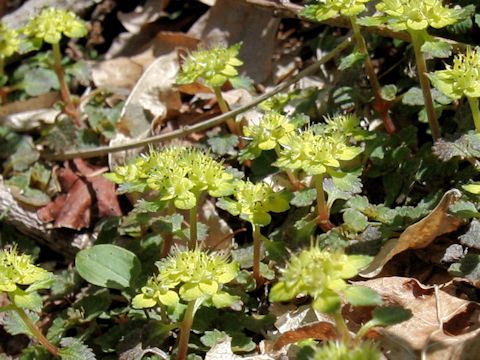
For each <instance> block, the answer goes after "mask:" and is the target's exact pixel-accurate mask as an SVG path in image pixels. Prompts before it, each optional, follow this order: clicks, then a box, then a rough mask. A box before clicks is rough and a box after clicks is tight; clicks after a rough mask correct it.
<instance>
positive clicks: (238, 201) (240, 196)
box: [217, 181, 289, 226]
mask: <svg viewBox="0 0 480 360" xmlns="http://www.w3.org/2000/svg"><path fill="white" fill-rule="evenodd" d="M234 198H235V199H230V198H221V199H219V200H218V202H217V206H218V207H220V208H221V209H224V210H227V211H228V212H229V213H230V214H232V215H235V216H240V218H242V219H244V220H246V221H248V222H249V223H251V224H254V225H260V226H265V225H268V224H269V223H270V221H271V219H272V218H271V216H270V214H269V212H275V213H280V212H284V211H286V210H288V208H289V196H288V194H287V193H286V192H274V191H273V189H272V187H271V186H270V185H268V184H266V183H262V182H260V183H257V184H254V183H251V182H250V181H239V182H237V184H236V190H235V192H234Z"/></svg>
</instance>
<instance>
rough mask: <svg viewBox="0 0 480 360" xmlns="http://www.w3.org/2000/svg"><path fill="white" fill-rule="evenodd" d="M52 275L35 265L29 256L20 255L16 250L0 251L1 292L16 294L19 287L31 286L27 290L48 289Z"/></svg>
mask: <svg viewBox="0 0 480 360" xmlns="http://www.w3.org/2000/svg"><path fill="white" fill-rule="evenodd" d="M51 281H52V274H51V273H50V272H48V271H47V270H45V269H42V268H41V267H38V266H35V265H34V264H33V261H32V258H31V257H30V256H29V255H23V254H19V253H18V252H17V250H16V249H15V248H13V249H10V250H2V251H0V291H5V292H15V291H16V290H17V289H18V285H30V287H29V288H28V289H27V290H26V291H27V292H28V291H29V290H31V291H33V289H35V290H36V289H41V288H47V287H49V286H50V284H51Z"/></svg>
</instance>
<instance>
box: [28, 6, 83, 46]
mask: <svg viewBox="0 0 480 360" xmlns="http://www.w3.org/2000/svg"><path fill="white" fill-rule="evenodd" d="M23 32H24V33H25V35H27V36H29V37H32V38H34V39H37V40H40V41H45V42H47V43H49V44H56V43H58V42H59V41H60V40H61V39H62V35H65V36H68V37H69V38H81V37H84V36H85V35H87V32H88V30H87V26H86V23H85V22H84V21H82V20H81V19H79V18H78V17H77V16H76V15H75V14H74V13H73V12H72V11H66V10H61V9H56V8H51V7H50V8H46V9H44V10H42V11H41V12H40V14H38V15H37V16H36V17H34V18H33V19H31V20H30V22H29V23H28V24H27V26H25V28H24V29H23Z"/></svg>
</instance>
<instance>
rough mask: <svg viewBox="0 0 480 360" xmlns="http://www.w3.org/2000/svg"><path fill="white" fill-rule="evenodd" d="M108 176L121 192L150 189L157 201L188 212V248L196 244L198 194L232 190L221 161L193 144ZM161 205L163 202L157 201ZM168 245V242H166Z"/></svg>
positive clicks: (144, 159) (221, 193) (155, 154)
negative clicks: (194, 147)
mask: <svg viewBox="0 0 480 360" xmlns="http://www.w3.org/2000/svg"><path fill="white" fill-rule="evenodd" d="M107 177H108V178H109V179H110V180H112V181H113V182H115V183H117V184H121V185H122V186H121V188H120V191H121V192H129V191H140V192H146V191H153V192H154V193H155V194H157V196H158V197H157V199H156V201H157V203H158V202H160V203H163V204H164V205H165V206H167V205H168V203H173V205H174V206H175V207H176V208H177V209H182V210H189V212H190V241H189V249H190V250H193V249H195V248H196V246H197V213H198V205H199V199H200V196H201V195H202V194H203V193H204V192H207V193H208V194H209V195H210V196H213V197H221V196H228V195H230V194H232V193H233V191H234V189H235V186H234V183H233V179H234V178H233V175H231V174H229V173H227V172H226V171H225V168H224V166H223V165H222V163H221V162H218V161H215V160H214V159H213V158H212V157H211V156H210V155H208V154H205V153H203V152H201V151H199V150H195V149H193V148H184V147H170V148H166V149H163V150H161V151H159V152H156V151H151V152H150V154H149V155H147V156H144V157H141V158H138V159H136V161H135V162H134V163H133V164H129V165H126V166H120V167H118V168H116V169H115V172H113V173H110V174H108V175H107ZM160 207H162V205H161V204H160ZM166 246H169V245H166Z"/></svg>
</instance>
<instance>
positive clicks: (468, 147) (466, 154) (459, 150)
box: [432, 131, 480, 161]
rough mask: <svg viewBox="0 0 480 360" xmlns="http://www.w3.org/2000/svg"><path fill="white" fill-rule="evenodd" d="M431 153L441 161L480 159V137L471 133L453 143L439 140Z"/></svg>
mask: <svg viewBox="0 0 480 360" xmlns="http://www.w3.org/2000/svg"><path fill="white" fill-rule="evenodd" d="M432 151H433V153H434V154H435V155H436V156H437V157H438V158H439V159H440V160H442V161H448V160H451V159H453V158H456V157H458V158H460V159H462V160H463V159H470V158H477V157H480V135H479V134H477V133H476V132H473V131H471V132H468V133H467V134H464V135H462V136H461V137H459V138H458V139H457V140H454V141H447V140H444V139H439V140H438V141H437V142H436V143H435V144H434V145H433V148H432Z"/></svg>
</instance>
